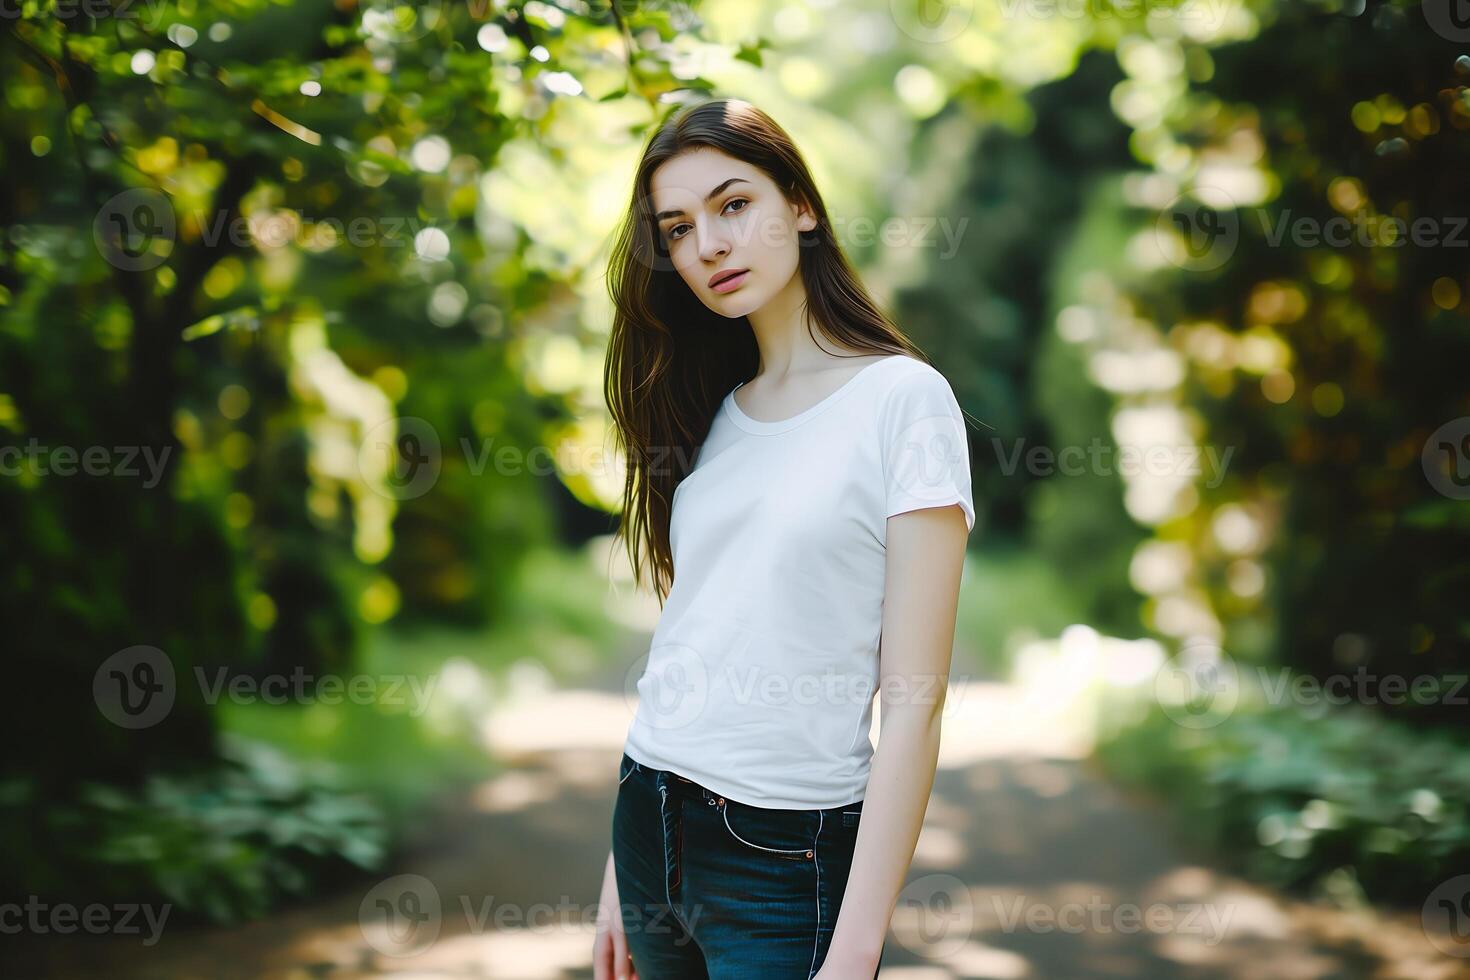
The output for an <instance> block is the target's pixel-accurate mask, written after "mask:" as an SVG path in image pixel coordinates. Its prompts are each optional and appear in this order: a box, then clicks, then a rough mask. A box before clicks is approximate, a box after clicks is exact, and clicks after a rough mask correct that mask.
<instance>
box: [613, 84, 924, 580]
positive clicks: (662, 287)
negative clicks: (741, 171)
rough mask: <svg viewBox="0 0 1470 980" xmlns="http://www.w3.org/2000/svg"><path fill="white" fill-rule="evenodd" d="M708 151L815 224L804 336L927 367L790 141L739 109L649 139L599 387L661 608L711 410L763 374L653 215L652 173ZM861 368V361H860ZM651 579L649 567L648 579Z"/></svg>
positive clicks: (620, 261)
mask: <svg viewBox="0 0 1470 980" xmlns="http://www.w3.org/2000/svg"><path fill="white" fill-rule="evenodd" d="M699 147H712V148H714V149H716V150H720V151H722V152H724V153H726V154H728V155H729V156H732V157H734V158H736V159H738V160H743V161H745V162H746V163H749V164H750V165H751V166H754V167H757V168H759V169H760V170H763V171H765V173H766V174H767V175H768V176H769V177H770V178H771V180H773V181H774V182H775V183H776V186H777V187H780V188H781V189H782V193H783V194H785V196H786V199H787V200H788V201H790V202H792V203H793V204H795V203H804V204H805V205H806V206H807V207H808V208H810V210H811V212H812V214H813V215H814V216H815V217H816V219H817V225H816V227H815V228H813V229H812V230H811V231H805V232H801V238H800V263H799V268H800V273H801V281H802V284H803V285H804V286H805V287H806V296H807V302H806V311H805V314H806V316H805V319H806V324H807V332H808V334H811V337H812V340H813V342H816V343H817V344H818V345H819V346H820V341H818V340H817V337H816V335H815V334H812V333H811V330H812V325H813V322H814V321H815V324H816V326H817V328H818V329H819V330H821V332H822V333H823V335H825V336H826V337H828V338H829V339H831V340H834V341H836V342H837V343H839V344H841V345H844V346H845V347H847V348H849V349H854V350H857V351H862V352H869V353H873V354H881V353H888V354H909V355H911V356H913V357H916V358H919V359H920V360H923V361H925V362H926V363H927V362H928V358H927V357H925V356H924V354H923V353H922V352H921V351H920V350H919V349H918V347H917V346H915V344H914V343H913V341H911V340H909V338H908V337H906V336H905V335H904V333H903V331H901V330H900V329H899V328H898V327H897V326H896V325H895V324H894V323H893V322H892V321H891V320H889V318H888V317H887V316H886V315H885V314H884V313H883V311H882V310H880V309H879V308H878V305H877V304H876V303H875V302H874V301H873V299H872V297H871V296H870V295H869V294H868V291H867V289H866V288H864V286H863V284H862V282H861V281H860V280H859V279H858V277H857V274H856V273H855V272H853V269H852V267H851V265H849V264H848V261H847V257H846V256H845V255H843V253H842V248H841V246H840V245H839V244H838V242H837V238H836V235H835V234H834V233H833V231H832V223H831V221H830V219H829V218H828V217H827V208H826V205H825V204H824V203H823V202H822V195H821V194H820V193H819V192H818V191H817V188H816V184H815V183H813V181H812V176H811V173H810V172H809V171H808V170H807V166H806V162H805V161H804V160H803V159H802V157H801V154H800V153H799V152H798V151H797V149H796V146H795V144H793V143H792V141H791V137H790V136H788V135H787V134H786V131H785V130H784V129H782V128H781V127H780V126H779V125H777V123H776V121H775V120H774V119H772V118H771V117H770V116H768V115H766V114H765V113H764V112H762V111H761V110H760V109H757V108H756V107H755V106H753V105H751V104H750V103H749V102H743V101H740V100H738V99H715V100H712V101H708V102H701V103H697V104H695V105H690V106H686V107H684V108H683V109H680V110H678V111H677V112H676V113H675V114H674V115H673V116H672V117H670V118H668V119H667V120H666V121H665V122H664V124H663V125H662V126H660V127H659V129H658V131H657V132H655V133H654V134H653V136H652V137H651V138H650V139H649V141H648V145H647V146H646V147H645V148H644V151H643V158H642V159H641V160H640V161H639V163H638V170H637V172H636V174H635V179H634V183H633V200H632V204H631V205H630V207H629V208H628V213H627V215H626V217H625V218H624V220H623V223H622V225H621V226H620V228H619V229H618V232H617V238H616V239H615V241H614V244H613V247H612V252H611V255H610V258H609V260H608V289H609V291H610V293H611V294H612V302H613V308H614V312H613V323H612V332H611V337H610V339H609V342H608V352H607V362H606V365H605V367H604V375H603V385H604V389H605V393H606V397H607V405H608V410H609V412H610V414H611V416H612V420H613V423H614V426H615V428H616V430H617V438H618V442H619V444H620V447H621V451H622V452H623V454H624V459H625V462H626V465H627V479H626V482H625V484H624V488H623V515H622V521H621V524H620V526H619V528H618V535H619V536H620V537H621V538H622V539H623V541H624V543H625V544H626V546H627V549H628V556H629V558H630V559H631V561H632V565H633V575H634V578H635V580H636V581H639V582H641V581H643V579H644V573H645V571H646V570H647V571H649V572H651V577H652V584H653V588H654V592H655V594H656V595H657V596H658V600H659V605H660V607H662V605H663V601H664V598H665V597H666V596H667V595H668V593H669V590H670V589H671V588H672V587H673V580H674V561H673V555H672V553H671V550H670V547H669V518H670V514H671V510H672V506H673V503H672V502H673V496H674V488H675V487H677V486H678V485H679V481H680V480H682V479H684V477H685V476H686V475H688V472H689V469H690V467H691V465H692V463H693V461H694V453H695V451H696V450H697V449H698V446H699V443H700V442H701V441H702V440H703V439H704V437H705V435H706V434H707V433H708V432H709V427H710V423H711V422H712V421H713V419H714V413H715V410H716V409H718V408H719V406H720V402H721V401H723V400H724V397H725V395H727V394H729V392H730V390H731V389H732V388H734V387H735V386H736V385H737V384H740V383H741V382H744V381H749V380H750V379H751V378H752V377H754V375H755V372H756V370H757V369H758V368H759V366H760V351H759V349H758V348H757V346H756V342H755V334H754V332H753V331H752V330H751V327H750V320H749V319H748V318H746V317H741V318H739V319H738V320H732V319H729V318H726V317H723V316H720V315H719V314H717V313H715V312H714V311H713V310H711V309H709V308H708V307H706V306H705V305H704V303H703V302H701V301H700V299H699V297H698V296H696V295H694V293H693V292H691V291H690V289H689V287H688V285H686V284H685V282H684V280H683V279H682V278H680V276H679V273H678V271H677V270H675V269H674V266H673V263H672V261H671V259H670V256H669V252H668V249H667V248H666V246H665V243H664V241H663V238H662V236H661V235H660V234H659V229H658V222H657V220H656V219H655V217H654V213H653V207H652V181H653V173H654V171H655V170H657V169H658V168H659V166H661V165H662V164H664V163H665V162H667V161H668V160H670V159H672V158H673V157H675V156H677V155H678V154H680V153H683V152H686V151H689V150H693V149H696V148H699ZM853 356H858V355H856V354H855V355H853ZM645 566H646V567H645Z"/></svg>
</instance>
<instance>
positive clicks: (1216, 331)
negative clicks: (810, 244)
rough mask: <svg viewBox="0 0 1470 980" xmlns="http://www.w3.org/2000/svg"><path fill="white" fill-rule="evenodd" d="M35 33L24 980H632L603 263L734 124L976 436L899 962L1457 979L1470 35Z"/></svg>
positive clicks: (183, 21)
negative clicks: (641, 173)
mask: <svg viewBox="0 0 1470 980" xmlns="http://www.w3.org/2000/svg"><path fill="white" fill-rule="evenodd" d="M0 19H3V21H4V24H3V28H4V29H3V33H0V45H3V56H0V76H3V89H4V100H5V111H4V114H3V117H0V167H3V176H4V179H3V181H0V541H3V544H4V559H3V563H0V617H3V624H4V634H3V635H4V644H5V649H6V658H5V659H6V664H7V666H8V671H9V673H8V675H7V676H6V678H5V680H6V682H7V683H6V685H5V686H6V691H5V700H6V704H5V711H4V713H3V721H0V726H3V744H4V747H5V752H4V763H3V771H0V835H3V842H4V849H5V855H6V856H5V859H4V861H3V862H0V864H3V871H0V882H3V888H0V950H3V956H4V965H3V969H4V972H5V973H6V975H9V976H17V977H22V976H23V977H42V976H57V977H74V976H76V977H81V976H109V977H148V978H153V977H281V978H304V977H332V978H337V977H366V976H380V975H389V974H405V975H412V976H414V977H450V976H455V977H485V978H518V980H559V978H570V977H589V976H590V975H591V972H590V963H591V947H592V939H593V922H594V920H595V914H596V908H595V902H596V900H597V896H598V891H599V887H600V884H601V880H602V873H603V864H604V861H605V859H606V855H607V848H608V837H609V830H610V818H611V813H612V806H613V800H614V797H615V792H616V785H615V784H616V772H617V760H618V757H619V754H620V752H621V748H622V743H623V739H624V737H625V735H626V732H627V728H628V725H629V723H630V722H631V719H632V713H633V710H634V708H635V706H636V704H635V700H636V699H635V697H634V693H635V692H634V683H635V682H636V680H637V678H638V676H639V674H640V672H641V670H642V666H643V660H642V657H643V656H644V654H645V653H646V651H647V643H648V639H649V634H650V632H651V630H652V628H653V626H654V624H655V623H656V621H657V616H658V606H657V603H656V601H654V600H653V599H652V598H651V596H650V595H649V594H648V593H647V592H646V591H642V590H639V589H637V588H635V586H634V583H632V582H631V581H630V579H629V573H628V570H627V562H626V559H625V558H624V556H623V555H622V554H621V553H620V552H619V550H618V549H617V548H615V547H613V544H612V541H611V537H610V535H611V532H612V530H613V529H614V528H615V527H616V520H617V515H616V509H617V506H618V497H619V491H620V488H621V485H622V480H623V469H622V466H621V461H620V460H619V459H618V457H617V452H616V446H615V444H614V442H613V438H612V434H611V432H610V430H609V427H608V420H607V417H606V413H605V408H604V404H603V400H602V364H603V356H604V351H605V346H606V335H607V331H608V327H609V322H610V317H611V313H610V307H609V303H608V300H607V290H606V283H605V281H604V278H603V274H604V270H605V262H606V257H607V249H608V245H609V243H610V235H611V232H612V230H613V228H614V226H615V223H616V222H617V221H618V220H619V218H620V217H621V216H622V214H623V212H624V211H625V209H626V208H627V207H628V203H629V200H630V196H631V193H632V188H631V186H630V181H631V175H632V170H633V167H634V164H635V162H636V158H637V155H638V153H639V151H640V149H641V145H642V142H643V140H645V139H646V138H647V136H648V135H649V133H650V132H651V129H652V127H654V126H655V125H656V124H657V123H658V122H659V121H660V120H661V119H662V118H663V117H664V116H665V115H666V114H667V113H669V112H670V111H672V110H673V109H675V108H676V107H677V106H678V105H680V104H682V103H685V102H689V101H695V100H699V99H702V98H707V97H711V96H737V97H741V98H745V99H749V100H751V101H753V102H755V103H756V104H757V105H759V106H761V107H762V108H763V109H765V110H766V111H767V112H769V113H770V114H771V115H772V116H774V117H775V119H776V120H777V121H778V122H780V123H781V124H782V125H783V126H784V127H785V128H786V129H787V130H788V131H789V132H790V133H791V134H792V136H793V137H794V138H795V139H796V141H797V142H798V144H799V146H800V148H801V149H802V151H803V152H804V153H805V154H806V155H807V157H808V160H809V162H810V164H811V165H812V167H813V169H814V172H815V174H816V177H817V181H818V184H819V186H820V187H822V188H823V190H824V192H825V194H826V195H827V203H828V206H829V208H830V210H831V212H832V214H833V217H834V221H835V223H836V226H837V231H838V234H839V237H840V239H841V240H842V242H843V245H844V247H845V248H846V249H847V251H848V253H849V254H850V256H851V257H852V259H853V260H854V262H855V263H857V264H858V265H859V266H860V269H861V271H862V274H863V276H864V279H865V281H866V282H867V283H868V284H869V285H870V286H871V288H872V289H873V290H874V292H875V294H876V295H877V296H878V297H879V298H880V300H881V302H883V303H884V304H885V306H886V307H887V308H888V309H890V310H891V311H892V312H893V314H894V316H895V317H896V319H897V321H898V322H899V323H900V324H901V325H902V327H903V328H904V329H905V330H906V331H907V332H908V333H909V334H910V335H911V336H912V337H913V338H914V339H915V340H916V341H917V343H918V344H919V345H920V346H921V347H922V348H923V349H924V350H925V351H926V352H927V353H928V354H929V356H930V357H931V359H932V360H933V361H934V363H935V364H936V366H938V367H939V368H940V370H941V371H942V372H943V373H944V374H945V375H946V377H947V378H949V380H950V382H951V384H952V386H953V387H954V389H955V392H956V394H957V396H958V398H959V400H960V402H961V404H962V406H963V407H964V409H965V410H966V412H967V414H968V415H969V416H970V417H971V420H972V425H971V432H970V435H971V446H970V449H971V465H972V470H973V473H974V488H975V494H974V496H975V503H976V505H977V508H978V510H979V514H980V519H979V522H978V523H977V526H976V529H975V533H974V534H973V535H972V537H971V543H970V552H969V555H968V559H967V566H966V571H965V580H964V586H963V594H962V597H961V611H960V623H959V629H958V635H957V643H956V649H955V660H954V668H953V671H952V675H951V686H950V688H949V690H948V695H947V700H946V704H945V727H944V731H945V735H944V738H945V742H944V749H943V753H942V757H941V760H940V768H939V773H938V777H937V782H936V785H935V792H934V796H933V798H932V800H931V802H930V805H929V809H928V814H927V818H926V825H925V828H924V832H923V836H922V837H921V839H920V841H919V846H918V850H917V853H916V856H915V860H914V864H913V869H912V871H911V873H910V876H909V881H908V883H907V886H906V887H905V890H904V892H903V894H902V895H900V897H899V901H898V904H897V908H896V909H895V912H894V917H893V925H892V929H891V931H890V934H889V937H888V943H887V947H886V949H885V953H884V958H883V964H882V976H884V977H885V978H891V980H943V978H952V977H981V978H997V980H1015V978H1071V977H1087V978H1090V977H1107V978H1135V977H1136V978H1153V977H1159V978H1174V977H1180V978H1186V977H1187V978H1227V977H1229V978H1235V977H1240V978H1246V977H1249V978H1259V977H1281V978H1315V977H1354V978H1415V980H1426V978H1427V980H1435V978H1450V977H1459V976H1466V975H1470V751H1467V745H1470V708H1467V703H1470V684H1467V683H1466V678H1467V671H1470V656H1467V654H1470V558H1467V552H1466V547H1467V544H1470V502H1467V500H1470V385H1467V370H1466V369H1467V365H1470V296H1467V293H1470V228H1467V216H1470V183H1467V181H1466V174H1467V173H1470V20H1467V18H1466V17H1465V12H1464V5H1463V3H1460V2H1459V0H1439V2H1436V0H1424V2H1423V3H1422V4H1420V3H1410V2H1405V0H1366V2H1365V0H1313V2H1306V0H892V2H889V0H842V2H838V0H804V2H764V0H739V2H735V0H711V2H703V3H698V4H685V3H682V2H666V0H652V2H642V0H611V3H608V2H606V0H557V2H550V0H547V2H541V0H527V2H515V0H470V2H459V0H429V2H422V3H408V2H394V0H333V2H329V0H315V2H306V0H296V2H292V0H179V2H171V3H165V2H162V0H5V2H4V4H3V17H0ZM875 735H876V732H875Z"/></svg>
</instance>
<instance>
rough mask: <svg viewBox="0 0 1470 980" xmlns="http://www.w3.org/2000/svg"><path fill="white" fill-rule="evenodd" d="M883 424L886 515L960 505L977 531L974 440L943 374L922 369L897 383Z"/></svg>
mask: <svg viewBox="0 0 1470 980" xmlns="http://www.w3.org/2000/svg"><path fill="white" fill-rule="evenodd" d="M880 427H881V430H882V446H883V472H884V481H885V484H886V488H885V494H886V500H887V513H886V516H887V517H892V516H893V515H895V514H902V513H904V512H905V511H910V510H921V509H923V508H926V507H944V506H947V505H949V504H959V505H960V508H961V509H962V510H964V512H965V525H966V529H967V530H974V527H975V502H974V499H973V497H972V495H971V489H970V443H969V440H968V439H967V438H966V435H965V421H964V415H963V414H962V413H961V412H960V406H959V402H958V401H956V400H955V397H954V391H953V390H952V389H951V388H950V385H949V382H948V381H947V380H945V378H944V375H942V374H940V373H939V372H938V371H936V370H934V369H932V368H928V369H920V370H915V371H913V372H911V373H910V374H908V375H906V376H905V377H904V378H903V379H902V380H900V381H898V382H897V383H896V384H895V385H894V387H893V388H892V390H890V391H889V393H888V397H887V400H886V402H885V403H884V406H883V411H882V413H881V423H880Z"/></svg>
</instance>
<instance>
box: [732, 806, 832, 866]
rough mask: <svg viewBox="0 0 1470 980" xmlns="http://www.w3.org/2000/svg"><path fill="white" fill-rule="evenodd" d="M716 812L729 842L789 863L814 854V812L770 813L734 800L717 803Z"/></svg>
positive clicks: (804, 859) (773, 811) (815, 830)
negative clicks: (728, 836) (730, 840)
mask: <svg viewBox="0 0 1470 980" xmlns="http://www.w3.org/2000/svg"><path fill="white" fill-rule="evenodd" d="M719 810H720V819H721V821H722V822H723V823H724V825H725V830H726V832H727V833H728V834H729V835H730V837H731V839H732V840H734V841H736V842H738V843H740V844H741V845H743V846H745V847H748V848H750V849H751V850H753V851H759V852H760V853H762V854H768V855H770V856H771V857H777V858H783V859H786V860H790V861H807V860H810V859H811V858H812V857H813V856H814V854H815V852H814V850H813V848H814V847H815V846H816V837H817V819H816V815H815V814H816V811H813V810H770V809H767V808H765V807H758V806H751V805H750V804H748V803H738V802H736V801H735V800H721V801H720V803H719Z"/></svg>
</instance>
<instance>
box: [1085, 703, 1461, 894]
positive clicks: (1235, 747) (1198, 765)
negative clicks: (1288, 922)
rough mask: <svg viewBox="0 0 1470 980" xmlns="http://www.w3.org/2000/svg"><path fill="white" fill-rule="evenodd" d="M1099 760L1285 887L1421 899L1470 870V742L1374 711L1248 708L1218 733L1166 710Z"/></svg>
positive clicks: (1120, 734) (1251, 869) (1112, 740)
mask: <svg viewBox="0 0 1470 980" xmlns="http://www.w3.org/2000/svg"><path fill="white" fill-rule="evenodd" d="M1098 757H1099V758H1100V759H1101V761H1102V762H1103V764H1104V765H1105V766H1106V767H1107V769H1108V770H1109V771H1110V772H1111V773H1112V774H1113V775H1115V776H1117V777H1118V778H1120V779H1122V780H1124V781H1126V782H1128V783H1131V784H1134V785H1139V786H1144V787H1148V788H1149V789H1151V790H1153V791H1155V792H1156V793H1157V794H1158V795H1160V796H1162V797H1164V798H1165V799H1166V800H1167V802H1168V804H1169V806H1170V807H1171V809H1173V810H1174V811H1175V815H1176V817H1177V823H1178V824H1179V826H1180V828H1181V829H1182V830H1183V832H1185V833H1187V834H1189V835H1191V836H1193V837H1195V838H1196V839H1197V840H1199V841H1201V842H1203V843H1206V844H1208V845H1210V846H1211V847H1212V849H1213V850H1214V851H1216V852H1217V853H1219V854H1221V855H1223V856H1226V857H1227V858H1229V859H1232V860H1234V861H1235V862H1236V863H1237V865H1238V866H1239V867H1240V868H1241V870H1243V871H1245V872H1246V873H1248V874H1250V875H1251V876H1253V877H1256V878H1259V879H1261V880H1264V881H1268V882H1271V883H1274V884H1277V885H1281V886H1285V887H1291V888H1297V889H1301V890H1307V891H1316V892H1319V893H1324V894H1326V895H1329V896H1335V897H1337V898H1339V899H1342V898H1344V897H1346V898H1348V899H1349V900H1351V897H1352V894H1353V893H1356V894H1357V896H1358V897H1359V898H1361V897H1366V898H1367V899H1369V900H1371V901H1383V902H1403V903H1409V904H1417V903H1419V902H1422V901H1423V898H1424V896H1425V895H1426V894H1428V893H1429V892H1430V891H1431V890H1433V888H1434V887H1435V886H1436V885H1438V884H1439V883H1440V882H1441V881H1443V879H1444V876H1445V874H1446V873H1447V872H1448V870H1450V869H1456V868H1464V867H1467V866H1470V747H1467V746H1466V745H1465V743H1464V742H1463V741H1462V740H1461V739H1459V738H1458V737H1454V736H1451V735H1448V734H1442V733H1434V732H1426V731H1424V730H1419V729H1415V728H1412V727H1410V726H1409V725H1407V724H1405V723H1402V722H1399V721H1395V720H1392V719H1386V718H1384V717H1382V716H1381V715H1378V714H1376V713H1374V712H1371V711H1369V710H1367V709H1366V708H1361V707H1353V708H1348V709H1338V710H1333V711H1331V712H1329V713H1326V714H1322V713H1321V712H1308V711H1303V710H1299V709H1296V708H1284V707H1276V708H1265V709H1259V710H1237V711H1236V712H1235V713H1234V714H1233V715H1231V716H1230V717H1229V718H1227V719H1225V720H1224V721H1222V722H1221V723H1220V724H1219V725H1218V726H1216V727H1212V728H1206V729H1192V728H1187V727H1183V726H1180V725H1177V724H1175V723H1174V722H1173V721H1171V720H1170V719H1169V718H1168V717H1167V716H1166V715H1165V714H1164V713H1163V711H1161V710H1159V709H1157V708H1154V709H1153V710H1151V711H1150V712H1148V713H1147V714H1146V715H1145V716H1143V717H1142V718H1141V719H1139V720H1138V721H1136V722H1135V723H1131V724H1128V725H1125V726H1123V727H1122V728H1120V729H1118V730H1116V731H1114V732H1113V733H1112V734H1111V735H1110V737H1108V738H1106V739H1104V740H1103V741H1102V742H1101V743H1100V744H1099V747H1098ZM1345 883H1352V888H1350V889H1349V890H1348V892H1347V894H1346V896H1344V894H1342V891H1341V890H1342V888H1343V885H1344V884H1345Z"/></svg>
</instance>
